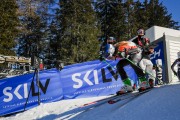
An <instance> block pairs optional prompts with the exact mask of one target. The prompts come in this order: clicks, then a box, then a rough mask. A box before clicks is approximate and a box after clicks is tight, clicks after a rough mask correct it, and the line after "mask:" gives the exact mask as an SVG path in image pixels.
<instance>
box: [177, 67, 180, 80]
mask: <svg viewBox="0 0 180 120" xmlns="http://www.w3.org/2000/svg"><path fill="white" fill-rule="evenodd" d="M177 77H178V79H179V81H180V68H178V71H177Z"/></svg>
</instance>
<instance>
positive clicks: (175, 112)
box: [0, 82, 180, 120]
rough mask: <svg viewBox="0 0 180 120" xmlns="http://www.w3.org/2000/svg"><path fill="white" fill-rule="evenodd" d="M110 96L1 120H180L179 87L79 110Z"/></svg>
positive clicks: (55, 105)
mask: <svg viewBox="0 0 180 120" xmlns="http://www.w3.org/2000/svg"><path fill="white" fill-rule="evenodd" d="M106 97H109V96H101V97H94V98H83V99H71V100H62V101H58V102H53V103H46V104H41V105H39V106H38V107H36V108H33V109H30V110H27V111H25V112H22V113H18V114H15V115H12V116H8V117H1V118H0V120H69V119H71V120H92V119H93V120H179V119H180V83H179V82H177V83H173V84H168V85H165V86H161V87H156V88H154V89H152V90H151V91H149V92H147V93H144V94H142V95H141V96H138V97H136V98H134V99H133V97H131V98H129V99H126V100H122V101H119V102H117V103H115V104H111V105H110V104H108V103H105V104H103V105H100V106H98V107H95V108H93V107H92V108H91V109H88V110H85V109H87V108H88V106H87V107H80V106H82V105H83V104H85V103H89V102H93V101H96V100H99V99H102V98H106ZM92 106H93V105H92Z"/></svg>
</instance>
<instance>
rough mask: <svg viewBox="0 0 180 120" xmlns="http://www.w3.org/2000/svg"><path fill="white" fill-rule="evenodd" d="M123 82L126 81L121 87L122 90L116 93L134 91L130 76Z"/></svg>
mask: <svg viewBox="0 0 180 120" xmlns="http://www.w3.org/2000/svg"><path fill="white" fill-rule="evenodd" d="M123 82H124V86H122V87H121V90H120V91H118V92H116V95H122V94H125V93H128V92H132V91H133V87H132V86H131V80H130V78H126V79H125V80H123Z"/></svg>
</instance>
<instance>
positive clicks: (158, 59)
mask: <svg viewBox="0 0 180 120" xmlns="http://www.w3.org/2000/svg"><path fill="white" fill-rule="evenodd" d="M163 44H164V42H163V41H160V42H159V43H157V47H156V48H155V49H154V54H152V55H151V61H152V63H153V64H154V65H160V64H161V67H162V70H163V71H162V76H163V81H165V59H164V49H163Z"/></svg>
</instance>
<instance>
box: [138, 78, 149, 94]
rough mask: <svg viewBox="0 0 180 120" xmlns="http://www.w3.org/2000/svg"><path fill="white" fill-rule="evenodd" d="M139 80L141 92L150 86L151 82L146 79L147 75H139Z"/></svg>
mask: <svg viewBox="0 0 180 120" xmlns="http://www.w3.org/2000/svg"><path fill="white" fill-rule="evenodd" d="M139 81H140V85H139V92H141V91H144V90H146V89H148V88H150V86H149V83H148V82H147V80H146V77H139Z"/></svg>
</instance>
